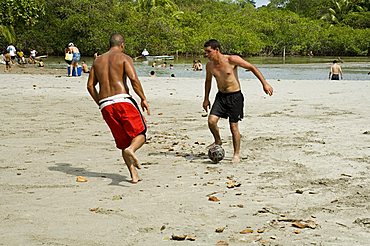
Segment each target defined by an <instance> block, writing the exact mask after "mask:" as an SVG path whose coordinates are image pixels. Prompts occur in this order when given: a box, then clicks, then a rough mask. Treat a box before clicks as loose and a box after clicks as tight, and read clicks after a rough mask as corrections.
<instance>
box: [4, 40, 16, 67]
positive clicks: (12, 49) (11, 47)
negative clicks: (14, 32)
mask: <svg viewBox="0 0 370 246" xmlns="http://www.w3.org/2000/svg"><path fill="white" fill-rule="evenodd" d="M6 51H7V52H8V53H9V55H10V57H11V62H12V63H14V60H15V58H16V56H17V49H16V48H15V47H14V45H13V44H10V45H9V46H8V47H7V48H6Z"/></svg>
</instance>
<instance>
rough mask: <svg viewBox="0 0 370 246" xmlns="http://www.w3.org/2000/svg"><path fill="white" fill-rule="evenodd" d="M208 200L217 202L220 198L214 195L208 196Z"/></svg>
mask: <svg viewBox="0 0 370 246" xmlns="http://www.w3.org/2000/svg"><path fill="white" fill-rule="evenodd" d="M208 200H209V201H212V202H219V201H220V199H218V198H217V197H215V196H210V197H209V198H208Z"/></svg>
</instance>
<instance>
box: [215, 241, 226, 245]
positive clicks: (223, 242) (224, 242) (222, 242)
mask: <svg viewBox="0 0 370 246" xmlns="http://www.w3.org/2000/svg"><path fill="white" fill-rule="evenodd" d="M216 246H229V243H228V242H226V241H218V242H217V243H216Z"/></svg>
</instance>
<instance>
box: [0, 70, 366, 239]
mask: <svg viewBox="0 0 370 246" xmlns="http://www.w3.org/2000/svg"><path fill="white" fill-rule="evenodd" d="M86 79H87V77H86V75H84V76H82V77H80V78H67V77H64V76H62V77H60V76H56V75H35V74H34V75H32V74H0V87H1V96H0V103H1V105H2V109H1V110H0V117H1V122H2V124H1V128H0V135H1V138H0V146H1V148H0V154H1V157H0V192H1V199H0V245H180V244H181V245H216V244H217V243H218V242H219V245H221V243H220V241H224V242H225V244H223V245H227V244H226V243H228V244H229V245H367V244H370V239H369V238H370V236H369V235H370V234H369V232H370V212H369V209H370V199H369V196H370V195H369V194H370V192H369V191H370V188H369V181H370V178H369V177H370V175H369V167H370V134H364V132H366V131H370V124H369V123H370V110H369V105H370V97H369V92H370V84H369V81H346V80H343V81H339V82H332V81H329V80H327V81H270V83H271V85H272V86H273V87H274V89H275V95H274V96H273V97H266V96H264V94H263V91H262V88H261V86H260V84H259V82H258V81H257V80H243V81H242V88H243V93H244V96H245V99H246V104H245V114H246V117H245V119H244V120H243V121H242V122H241V123H240V129H241V133H242V155H243V162H242V163H240V164H231V163H230V160H231V155H232V143H231V137H230V132H229V128H228V123H227V121H226V120H222V121H221V122H220V127H221V134H222V137H223V139H224V142H225V143H224V148H225V151H226V158H225V160H223V161H222V162H221V163H219V164H212V163H211V162H210V161H209V160H208V159H207V157H206V145H208V144H210V143H212V138H211V134H210V132H209V130H208V128H207V122H206V121H207V120H206V117H202V114H204V112H203V111H202V101H203V80H197V79H181V78H171V79H170V78H168V79H163V78H142V79H141V81H142V83H143V86H144V89H145V92H146V94H147V97H148V99H149V103H150V106H151V109H152V115H151V116H146V118H147V121H148V127H149V129H148V143H147V144H146V145H144V146H143V148H142V149H141V150H140V151H139V152H138V157H139V159H140V160H141V162H142V165H143V169H142V170H140V171H139V173H140V176H141V177H142V178H143V179H144V180H143V181H142V182H140V183H139V184H137V185H132V184H130V183H129V182H127V181H128V180H129V179H130V177H129V174H128V171H127V168H126V167H125V166H124V165H123V162H122V158H121V153H120V151H119V150H117V149H116V148H115V144H114V141H113V138H112V136H111V134H110V132H109V129H108V127H107V126H106V125H105V123H104V121H103V119H102V117H101V115H100V112H99V111H98V108H97V106H96V105H95V104H94V102H93V101H92V99H91V98H90V96H89V95H88V93H87V90H86ZM214 94H215V88H213V90H212V98H213V95H214ZM77 176H83V177H85V178H86V179H87V180H88V182H86V183H78V182H76V177H77ZM231 180H235V181H236V182H237V183H240V184H241V186H240V187H235V188H227V184H226V182H228V181H231ZM210 194H212V195H213V196H215V197H217V198H218V199H219V200H220V201H219V202H213V201H209V200H208V195H210ZM91 210H92V211H91ZM294 220H297V221H300V222H301V224H305V223H306V224H307V221H311V222H310V223H308V225H310V226H311V227H313V229H312V228H304V229H299V228H295V227H293V226H292V223H293V222H294ZM222 227H224V230H223V232H222V233H217V232H215V230H216V228H222ZM247 228H250V229H252V230H253V232H252V233H248V234H240V233H239V232H240V231H242V230H244V229H247ZM257 230H258V231H257ZM173 234H174V235H189V237H188V239H191V238H193V237H194V239H195V241H190V240H186V241H185V242H176V241H174V240H171V236H172V235H173ZM248 243H249V244H248Z"/></svg>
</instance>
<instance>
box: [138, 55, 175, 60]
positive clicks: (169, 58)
mask: <svg viewBox="0 0 370 246" xmlns="http://www.w3.org/2000/svg"><path fill="white" fill-rule="evenodd" d="M145 58H146V60H147V61H161V60H173V59H175V56H145Z"/></svg>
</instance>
